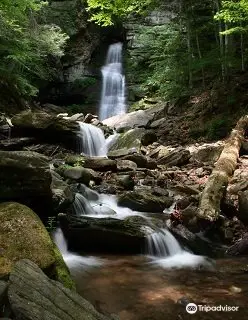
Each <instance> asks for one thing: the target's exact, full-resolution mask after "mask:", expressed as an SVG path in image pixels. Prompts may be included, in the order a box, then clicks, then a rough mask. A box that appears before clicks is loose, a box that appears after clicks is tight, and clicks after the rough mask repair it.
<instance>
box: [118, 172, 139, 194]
mask: <svg viewBox="0 0 248 320" xmlns="http://www.w3.org/2000/svg"><path fill="white" fill-rule="evenodd" d="M118 183H119V184H120V185H121V186H122V187H124V188H125V189H126V190H132V189H133V187H134V185H135V182H134V177H133V175H131V174H126V175H121V176H118Z"/></svg>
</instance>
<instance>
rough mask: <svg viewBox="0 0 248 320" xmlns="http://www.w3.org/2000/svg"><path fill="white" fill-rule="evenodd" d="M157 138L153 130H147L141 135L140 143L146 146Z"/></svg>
mask: <svg viewBox="0 0 248 320" xmlns="http://www.w3.org/2000/svg"><path fill="white" fill-rule="evenodd" d="M157 139H158V138H157V136H156V134H155V132H153V131H148V132H146V133H145V134H144V135H143V136H142V137H141V143H142V145H143V146H148V145H150V144H152V143H153V142H156V141H157Z"/></svg>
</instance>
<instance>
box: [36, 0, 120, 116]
mask: <svg viewBox="0 0 248 320" xmlns="http://www.w3.org/2000/svg"><path fill="white" fill-rule="evenodd" d="M44 15H45V17H46V19H47V20H48V21H49V22H53V23H55V24H57V25H59V26H60V27H61V28H62V29H63V30H64V31H65V32H66V33H67V34H68V35H69V36H70V39H69V41H68V45H67V48H66V54H65V56H64V57H63V58H62V59H61V61H60V62H59V63H58V73H57V74H58V77H57V79H56V81H53V82H52V83H49V84H46V85H45V86H44V87H43V88H42V89H41V90H40V100H41V102H43V103H44V102H52V103H55V104H58V105H73V104H76V105H80V106H82V108H83V112H95V111H96V110H95V109H96V106H97V105H98V102H99V99H100V92H101V66H102V65H103V64H104V61H105V56H106V52H107V48H108V45H109V44H110V43H112V42H114V41H115V39H120V38H121V37H122V29H121V28H117V27H115V28H110V27H109V28H101V27H99V26H97V25H95V24H93V23H91V22H89V21H88V19H89V17H88V14H87V11H86V5H85V3H84V2H83V1H81V0H70V1H52V2H51V3H50V5H49V6H48V7H47V8H46V11H45V12H44Z"/></svg>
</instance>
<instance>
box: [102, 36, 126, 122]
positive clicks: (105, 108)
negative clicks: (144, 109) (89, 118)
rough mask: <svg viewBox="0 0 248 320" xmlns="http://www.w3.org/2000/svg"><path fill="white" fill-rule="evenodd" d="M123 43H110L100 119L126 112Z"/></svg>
mask: <svg viewBox="0 0 248 320" xmlns="http://www.w3.org/2000/svg"><path fill="white" fill-rule="evenodd" d="M122 69H123V67H122V43H120V42H119V43H115V44H112V45H110V47H109V50H108V53H107V60H106V64H105V66H104V67H103V68H102V76H103V84H102V96H101V104H100V112H99V119H100V120H104V119H107V118H109V117H112V116H115V115H117V114H122V113H125V112H126V103H125V76H124V75H123V73H122Z"/></svg>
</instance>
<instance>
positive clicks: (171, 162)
mask: <svg viewBox="0 0 248 320" xmlns="http://www.w3.org/2000/svg"><path fill="white" fill-rule="evenodd" d="M190 157H191V155H190V152H189V151H188V150H185V149H176V150H174V151H172V152H170V153H169V154H168V155H165V156H162V157H160V158H158V159H157V163H158V164H161V165H165V166H167V167H173V166H182V165H185V164H187V163H188V162H189V159H190Z"/></svg>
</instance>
